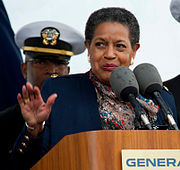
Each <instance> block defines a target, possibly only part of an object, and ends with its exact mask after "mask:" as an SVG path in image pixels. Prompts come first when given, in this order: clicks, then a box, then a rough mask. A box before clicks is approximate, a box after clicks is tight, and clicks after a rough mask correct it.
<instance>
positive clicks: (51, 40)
mask: <svg viewBox="0 0 180 170" xmlns="http://www.w3.org/2000/svg"><path fill="white" fill-rule="evenodd" d="M41 36H42V38H43V44H44V45H49V44H50V45H56V44H57V40H58V38H59V36H60V32H59V31H58V30H57V29H56V28H52V27H48V28H44V29H43V30H42V31H41Z"/></svg>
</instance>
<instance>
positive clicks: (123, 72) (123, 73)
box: [110, 66, 152, 130]
mask: <svg viewBox="0 0 180 170" xmlns="http://www.w3.org/2000/svg"><path fill="white" fill-rule="evenodd" d="M110 84H111V87H112V89H113V91H114V92H115V93H116V95H117V97H118V98H119V99H120V100H123V101H129V102H130V103H131V104H132V106H133V108H134V112H135V116H136V118H137V119H140V118H141V120H142V121H143V123H144V124H145V126H146V127H147V128H148V129H150V130H152V127H151V124H150V122H149V120H148V118H147V116H146V112H145V110H144V109H143V108H142V107H141V105H140V104H139V102H138V101H137V100H136V97H137V95H138V94H139V85H138V82H137V80H136V77H135V75H134V73H133V72H132V71H131V70H130V69H129V68H127V67H123V66H121V67H117V68H115V69H114V70H113V71H112V73H111V76H110ZM136 121H137V120H136V119H135V123H134V124H135V128H140V124H139V123H138V122H136ZM137 126H138V127H137Z"/></svg>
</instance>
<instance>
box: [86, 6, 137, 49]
mask: <svg viewBox="0 0 180 170" xmlns="http://www.w3.org/2000/svg"><path fill="white" fill-rule="evenodd" d="M103 22H119V23H120V24H122V25H125V26H127V27H128V28H129V38H130V42H131V46H132V48H134V47H135V45H136V43H139V37H140V29H139V24H138V21H137V19H136V17H135V16H134V15H133V14H132V13H131V12H130V11H128V10H126V9H124V8H118V7H108V8H101V9H99V10H97V11H95V12H93V13H92V14H91V15H90V17H89V19H88V21H87V23H86V28H85V39H86V41H87V42H88V44H91V41H92V39H93V36H94V31H95V28H96V27H97V26H98V25H99V24H101V23H103Z"/></svg>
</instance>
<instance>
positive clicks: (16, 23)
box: [3, 0, 180, 81]
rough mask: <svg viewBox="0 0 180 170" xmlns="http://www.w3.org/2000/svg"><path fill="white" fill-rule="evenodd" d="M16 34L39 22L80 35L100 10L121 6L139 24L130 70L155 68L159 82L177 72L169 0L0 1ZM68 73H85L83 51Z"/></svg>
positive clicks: (178, 52)
mask: <svg viewBox="0 0 180 170" xmlns="http://www.w3.org/2000/svg"><path fill="white" fill-rule="evenodd" d="M3 2H4V5H5V7H6V10H7V12H8V15H9V19H10V21H11V25H12V28H13V29H14V32H15V33H16V32H17V31H18V29H19V28H20V27H22V26H23V25H25V24H28V23H30V22H34V21H39V20H53V21H58V22H62V23H65V24H68V25H70V26H72V27H74V28H76V29H77V30H79V32H81V33H82V34H83V35H84V29H85V24H86V21H87V19H88V17H89V15H90V14H91V13H92V12H93V11H95V10H96V9H99V8H102V7H114V6H118V7H124V8H126V9H128V10H130V11H131V12H132V13H133V14H134V15H135V16H136V18H137V19H138V21H139V24H140V31H141V32H140V44H141V47H140V49H139V50H138V52H137V54H136V58H135V62H134V65H133V66H131V69H133V68H134V67H135V66H137V65H138V64H140V63H144V62H148V63H152V64H153V65H155V66H156V67H157V69H158V70H159V73H160V75H161V77H162V79H163V81H165V80H167V79H170V78H172V77H175V76H176V75H177V74H179V73H180V69H179V67H180V66H179V65H180V23H178V22H177V21H176V20H175V19H174V18H173V17H172V15H171V12H170V9H169V6H170V2H171V0H74V1H73V0H49V1H44V0H30V1H24V0H14V1H13V0H3ZM70 66H71V72H70V73H71V74H73V73H81V72H86V71H88V70H89V68H90V66H89V63H88V60H87V51H85V52H84V53H83V54H81V55H77V56H73V57H72V59H71V61H70Z"/></svg>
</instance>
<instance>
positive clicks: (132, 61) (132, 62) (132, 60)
mask: <svg viewBox="0 0 180 170" xmlns="http://www.w3.org/2000/svg"><path fill="white" fill-rule="evenodd" d="M133 64H134V58H133V57H131V65H133Z"/></svg>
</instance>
